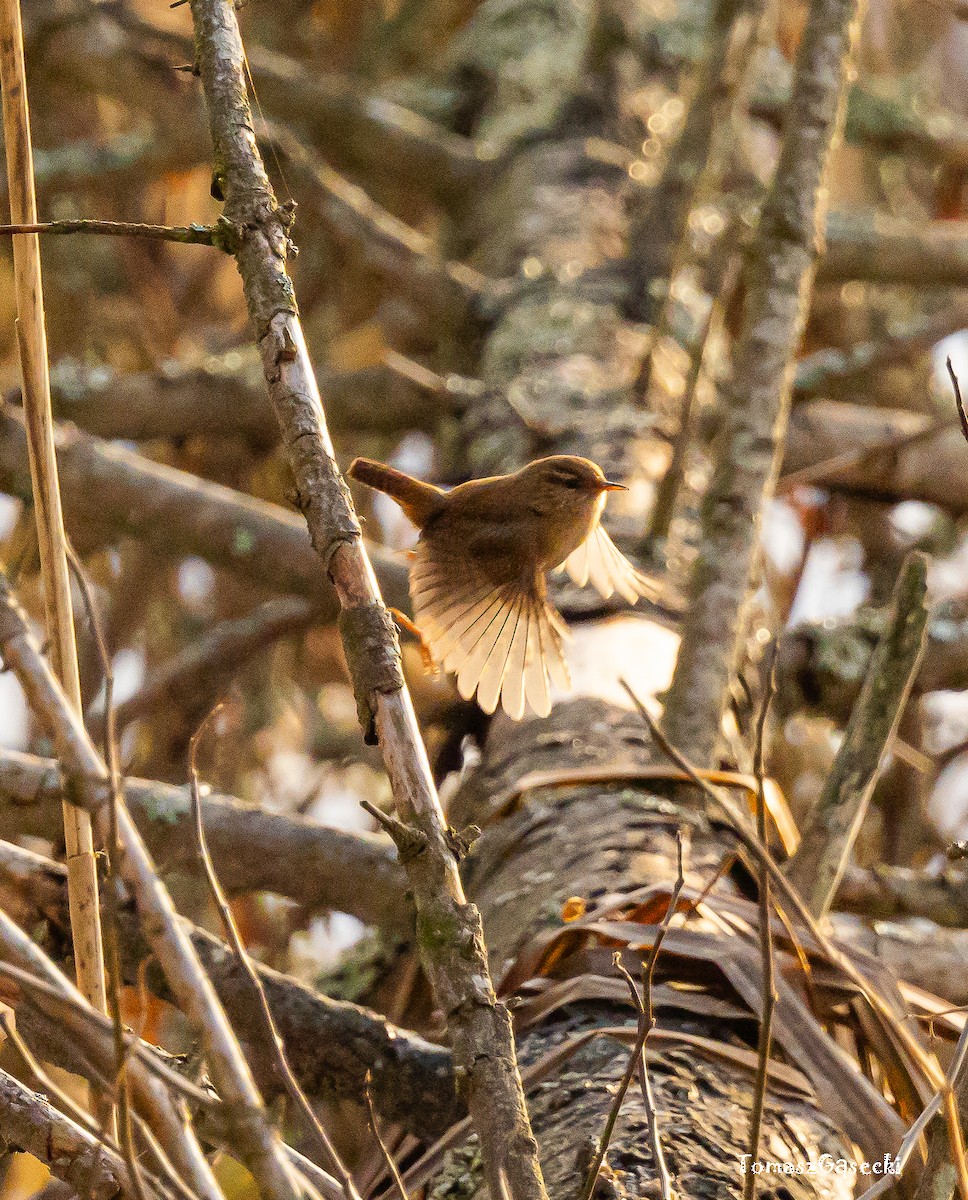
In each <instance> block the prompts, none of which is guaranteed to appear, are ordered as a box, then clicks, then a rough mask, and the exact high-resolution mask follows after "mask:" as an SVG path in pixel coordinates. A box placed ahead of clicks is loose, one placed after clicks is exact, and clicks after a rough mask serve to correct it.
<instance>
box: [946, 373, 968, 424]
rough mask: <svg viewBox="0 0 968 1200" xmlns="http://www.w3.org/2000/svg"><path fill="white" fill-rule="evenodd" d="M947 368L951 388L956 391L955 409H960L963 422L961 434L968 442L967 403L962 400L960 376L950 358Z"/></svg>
mask: <svg viewBox="0 0 968 1200" xmlns="http://www.w3.org/2000/svg"><path fill="white" fill-rule="evenodd" d="M945 366H946V367H947V369H948V378H949V379H950V380H951V386H952V387H953V388H954V390H955V407H956V408H957V409H958V420H959V421H960V422H961V432H962V433H963V434H964V435H965V441H966V442H968V412H965V402H964V400H963V399H962V398H961V385H960V384H959V383H958V376H957V374H956V373H955V369H954V367H953V366H952V365H951V358H950V356H949V357H948V358H946V359H945Z"/></svg>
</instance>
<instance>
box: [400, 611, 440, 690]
mask: <svg viewBox="0 0 968 1200" xmlns="http://www.w3.org/2000/svg"><path fill="white" fill-rule="evenodd" d="M389 611H390V614H391V616H392V617H393V619H394V620H395V621H396V623H397V624H398V625H399V626H400V628H401V629H405V630H406V631H407V633H409V634H412V636H413V637H414V638H416V640H417V649H418V650H419V651H420V658H421V660H422V662H423V665H424V670H425V671H426V672H427V674H428V675H438V674H439V673H440V668H439V667H438V666H437V663H436V661H435V660H434V656H433V653H432V651H431V649H430V646H429V644H428V643H427V640H426V638H425V637H424V635H423V634H422V633H421V631H420V627H419V625H415V624H414V623H413V621H411V620H410V618H409V617H408V616H407V615H406V613H402V612H401V611H400V609H399V608H391V609H390V610H389Z"/></svg>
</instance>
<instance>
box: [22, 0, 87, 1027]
mask: <svg viewBox="0 0 968 1200" xmlns="http://www.w3.org/2000/svg"><path fill="white" fill-rule="evenodd" d="M0 79H2V84H3V129H4V140H5V144H6V152H7V180H8V186H9V194H10V214H11V217H12V219H13V220H14V221H15V222H16V223H18V224H35V223H36V221H37V199H36V196H35V194H34V172H33V155H32V151H31V143H30V116H29V111H28V107H27V80H26V73H25V69H24V48H23V29H22V26H21V21H20V3H19V0H0ZM13 262H14V282H15V288H16V294H17V314H18V326H17V331H18V340H19V344H20V363H21V370H22V373H23V407H24V417H25V422H26V428H27V447H28V453H29V458H30V473H31V480H32V484H33V498H34V513H35V515H36V519H37V539H38V542H39V547H40V569H41V576H42V579H43V585H44V604H45V608H46V615H47V630H48V637H49V640H50V647H51V657H52V659H53V663H54V669H55V671H56V674H57V677H58V678H59V679H60V681H61V683H62V685H63V688H64V692H65V694H66V696H67V699H68V700H69V702H70V704H71V705H72V706H73V708H74V711H75V712H77V713H79V712H80V711H81V684H80V676H79V674H78V668H77V646H76V643H75V640H74V613H73V606H72V603H71V581H70V575H69V573H68V566H67V552H66V541H65V534H64V517H63V512H62V510H61V500H60V488H59V486H58V478H57V459H56V456H55V453H54V429H53V417H52V415H51V404H50V375H49V367H48V361H47V330H46V325H45V320H44V300H43V291H42V282H41V270H40V241H39V239H38V237H37V235H36V234H35V233H34V234H22V235H18V236H17V237H15V238H13ZM64 839H65V843H66V847H67V871H68V895H69V897H70V912H71V935H72V939H73V943H74V964H75V970H76V973H77V982H78V987H79V988H80V990H81V992H82V993H83V995H84V996H85V997H86V998H87V999H88V1000H89V1001H90V1002H91V1004H92V1005H93V1006H94V1007H95V1008H96V1009H98V1011H99V1012H103V1013H106V1012H107V1010H108V1009H107V991H106V987H105V976H104V956H103V947H102V943H101V920H100V909H99V905H98V881H97V867H96V863H95V858H94V839H93V834H92V830H91V818H90V816H89V815H88V814H87V813H86V812H84V811H83V809H80V808H75V807H74V806H73V805H72V804H70V803H67V802H66V801H65V803H64Z"/></svg>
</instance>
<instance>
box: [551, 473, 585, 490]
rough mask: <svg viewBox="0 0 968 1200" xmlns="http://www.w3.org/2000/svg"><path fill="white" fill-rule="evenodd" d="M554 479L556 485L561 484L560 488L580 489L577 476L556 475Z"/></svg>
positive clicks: (579, 481)
mask: <svg viewBox="0 0 968 1200" xmlns="http://www.w3.org/2000/svg"><path fill="white" fill-rule="evenodd" d="M555 479H556V480H557V482H558V483H560V484H561V486H562V487H566V488H579V487H581V480H580V479H579V478H578V476H577V475H571V474H566V473H562V474H561V475H556V476H555Z"/></svg>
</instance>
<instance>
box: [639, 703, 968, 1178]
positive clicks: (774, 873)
mask: <svg viewBox="0 0 968 1200" xmlns="http://www.w3.org/2000/svg"><path fill="white" fill-rule="evenodd" d="M623 687H624V688H625V691H626V692H627V694H628V696H629V698H630V699H631V700H632V703H633V704H634V705H635V706H636V708H637V710H638V712H639V715H640V716H641V717H642V719H643V721H644V722H645V723H646V725H647V726H648V728H649V731H650V733H651V734H652V736H653V737H654V738H655V740H656V743H657V745H658V746H659V748H660V749H661V750H662V751H663V753H665V754H666V755H668V757H669V758H670V759H671V760H672V761H673V762H674V763H675V764H676V765H677V766H678V767H680V768H681V769H682V770H683V771H685V772H686V773H687V774H688V775H689V777H690V778H691V779H692V781H693V783H695V784H696V786H697V787H699V788H700V789H702V791H704V792H705V793H706V795H707V796H708V797H709V798H710V799H711V800H712V801H713V802H714V803H715V804H716V806H717V807H718V808H719V809H720V810H721V811H722V813H723V814H724V816H725V817H726V819H727V821H728V824H729V827H730V829H731V831H732V833H733V835H734V836H735V837H736V838H737V840H738V841H739V842H740V844H741V845H742V846H743V848H744V849H745V850H747V851H748V852H749V854H750V855H751V856H752V858H753V860H754V861H755V862H757V863H760V864H762V865H763V866H765V867H766V869H767V870H768V871H769V874H770V881H771V883H772V884H773V885H774V886H775V887H776V889H777V892H778V893H779V894H780V895H781V896H783V898H784V899H785V900H786V901H787V903H788V904H789V906H790V908H791V911H792V912H793V913H794V914H795V915H796V916H797V918H798V919H799V920H800V921H801V922H802V923H803V925H804V927H805V928H806V929H807V930H808V932H809V933H810V936H811V938H812V939H813V941H814V944H815V945H816V946H817V947H818V949H819V950H821V951H822V952H823V953H824V954H825V955H826V956H827V958H828V959H829V960H830V961H831V962H832V963H833V964H834V965H836V966H837V967H838V968H839V969H840V970H841V971H843V972H844V974H845V975H846V976H847V977H848V979H850V981H851V983H853V984H854V986H855V987H856V988H857V989H858V991H859V993H860V994H861V995H862V996H863V997H864V999H865V1000H866V1001H867V1003H868V1004H869V1005H870V1008H871V1011H872V1012H873V1013H874V1014H875V1016H876V1017H877V1018H878V1020H880V1021H882V1022H883V1023H884V1024H885V1025H886V1026H887V1027H888V1028H889V1029H890V1032H891V1034H892V1035H893V1036H894V1037H895V1039H896V1040H897V1042H898V1044H899V1045H901V1046H903V1048H904V1050H905V1052H906V1053H907V1055H908V1057H909V1060H910V1062H911V1064H912V1065H913V1066H915V1067H916V1068H917V1069H918V1070H920V1071H921V1072H922V1074H923V1076H924V1078H925V1079H926V1080H927V1081H928V1082H929V1083H930V1085H931V1086H932V1088H935V1089H937V1090H939V1091H940V1092H941V1093H942V1103H943V1104H944V1107H945V1112H946V1116H947V1118H948V1130H949V1142H950V1148H951V1159H952V1162H953V1164H954V1167H955V1172H956V1175H957V1178H958V1188H959V1191H960V1192H961V1194H962V1200H966V1198H968V1163H966V1161H965V1147H964V1145H963V1144H962V1141H961V1138H960V1137H958V1136H957V1130H958V1128H959V1126H958V1123H957V1120H956V1119H955V1120H952V1119H951V1117H952V1113H954V1115H955V1117H956V1116H957V1114H956V1111H955V1105H954V1100H953V1097H952V1093H951V1091H950V1089H948V1088H946V1084H945V1076H944V1073H943V1072H942V1070H941V1068H940V1066H939V1064H938V1061H937V1059H936V1058H935V1057H934V1056H933V1055H929V1054H928V1053H926V1052H925V1050H924V1049H923V1048H922V1046H921V1044H920V1043H919V1042H918V1040H917V1038H916V1037H914V1036H913V1035H912V1033H911V1031H910V1030H909V1029H907V1028H905V1026H904V1025H903V1024H902V1023H901V1022H900V1021H898V1019H897V1017H896V1015H895V1013H894V1011H893V1010H892V1009H891V1007H890V1005H889V1004H887V1003H886V1002H885V1001H884V999H883V997H882V996H880V995H879V993H878V992H877V989H876V988H873V987H872V986H871V984H870V982H869V980H867V979H865V977H864V976H863V974H862V973H861V972H860V971H859V970H858V969H857V967H856V966H855V965H854V964H853V963H852V962H851V961H850V959H849V958H848V957H847V955H845V954H844V953H842V952H841V951H840V950H839V949H838V948H837V947H836V946H835V945H834V943H833V942H832V941H831V939H830V938H829V937H828V936H827V935H826V934H825V933H824V932H823V930H822V929H821V928H820V926H819V925H818V923H817V921H816V920H815V918H814V917H813V915H812V913H811V912H810V910H809V908H808V907H807V905H806V904H805V903H804V901H803V898H802V897H801V896H800V895H799V893H798V892H797V891H796V889H795V888H793V887H792V886H791V885H790V883H789V881H788V880H787V878H786V876H785V875H784V874H783V872H782V870H781V869H780V867H779V866H778V865H777V863H776V862H775V861H774V860H773V858H772V856H771V855H770V853H769V851H768V850H766V848H765V847H764V846H763V845H762V844H761V843H760V842H759V840H758V839H757V838H756V837H754V836H752V834H751V833H750V831H749V830H748V829H747V828H746V826H745V821H744V817H743V814H742V813H740V811H739V810H738V809H737V808H736V806H735V805H734V804H733V801H732V799H731V798H730V797H729V796H727V795H725V794H724V793H722V792H721V791H720V790H719V789H717V788H714V787H713V786H712V785H711V784H710V783H708V782H707V781H706V780H705V779H703V778H702V776H701V775H700V774H699V773H698V772H697V770H696V768H695V767H694V766H693V765H692V763H691V762H690V761H689V760H688V759H687V758H686V757H685V756H684V755H683V754H682V753H681V752H680V751H679V750H677V749H676V748H675V747H674V746H673V745H672V744H671V743H670V742H669V740H668V738H667V737H666V736H665V734H664V733H663V731H662V729H661V728H660V727H659V725H658V723H657V722H656V721H655V719H654V718H653V717H652V715H651V713H650V712H649V711H648V709H647V708H646V707H645V705H643V704H642V702H641V700H639V698H638V697H637V696H636V695H635V693H634V692H633V691H632V689H631V688H630V687H629V686H628V685H627V684H625V683H624V682H623Z"/></svg>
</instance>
